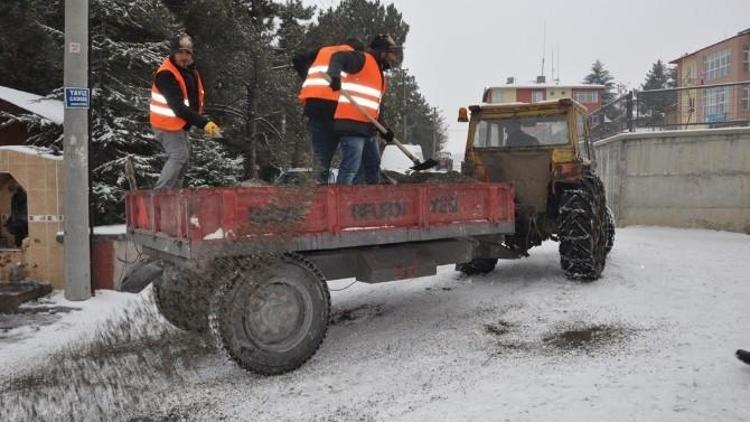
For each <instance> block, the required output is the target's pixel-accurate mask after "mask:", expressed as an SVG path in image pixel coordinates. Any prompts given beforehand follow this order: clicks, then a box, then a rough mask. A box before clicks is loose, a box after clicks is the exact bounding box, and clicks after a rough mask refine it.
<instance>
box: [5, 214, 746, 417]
mask: <svg viewBox="0 0 750 422" xmlns="http://www.w3.org/2000/svg"><path fill="white" fill-rule="evenodd" d="M749 256H750V236H747V235H742V234H731V233H719V232H710V231H700V230H678V229H665V228H645V227H644V228H641V227H638V228H627V229H621V230H619V231H618V234H617V239H616V242H615V248H614V250H613V251H612V253H611V255H610V257H609V260H608V264H607V268H606V270H605V272H604V275H603V277H602V279H600V280H599V281H597V282H594V283H591V284H585V283H577V282H571V281H568V280H566V279H565V278H564V277H563V276H562V274H561V271H560V269H559V264H558V255H557V251H556V244H554V243H547V244H545V245H544V246H542V247H541V248H538V249H535V250H533V251H532V256H531V257H530V258H528V259H523V260H518V261H505V262H502V261H501V262H500V264H499V265H498V267H497V269H496V270H495V271H494V272H493V273H491V274H489V275H487V276H477V277H461V276H459V275H458V273H456V272H455V271H453V269H452V268H450V267H442V268H441V269H440V271H439V273H438V275H437V276H434V277H426V278H421V279H416V280H410V281H401V282H394V283H387V284H382V285H365V284H356V285H354V286H353V287H352V288H350V289H347V290H345V291H341V292H333V293H332V300H333V325H332V326H331V327H330V330H329V334H328V337H327V338H326V340H325V342H324V344H323V346H322V347H321V349H320V350H319V351H318V353H317V354H316V355H315V356H314V357H313V359H312V360H311V361H310V362H308V363H307V364H306V365H304V366H302V367H301V368H300V369H298V370H297V371H295V372H293V373H290V374H286V375H282V376H277V377H258V376H255V375H252V374H248V373H246V372H244V371H243V370H241V369H239V368H238V367H237V366H236V365H234V364H233V363H231V362H229V361H226V360H225V359H223V358H222V357H220V356H218V355H217V354H212V355H209V357H208V358H205V359H204V360H203V361H202V362H200V364H199V366H198V368H197V370H196V372H193V373H191V374H190V375H189V377H188V378H187V379H186V380H184V382H183V383H181V384H179V387H178V385H176V384H175V385H174V387H173V388H172V389H171V390H169V391H167V393H166V394H164V395H161V394H160V396H159V397H160V399H161V400H160V401H161V405H162V406H163V407H164V408H165V409H167V413H166V415H168V417H173V418H174V417H176V416H175V415H177V416H179V417H183V418H186V419H187V420H206V421H213V420H243V421H266V420H267V421H308V420H309V421H350V420H362V421H370V420H375V421H379V420H388V421H390V420H405V421H424V420H450V421H478V420H481V421H484V420H493V421H494V420H499V421H503V420H512V421H518V420H522V421H523V420H530V421H536V420H556V421H568V420H570V421H573V420H575V421H579V420H615V421H619V420H622V421H631V420H659V421H670V420H729V421H735V420H747V419H750V401H748V397H750V366H745V365H743V364H741V363H739V362H738V361H737V360H736V359H734V357H733V352H734V350H735V349H736V348H738V347H745V348H750V335H748V325H747V324H748V319H749V318H750V314H749V313H748V307H747V304H748V297H749V296H750V264H749V263H748V257H749ZM349 284H350V281H347V280H341V281H336V282H332V283H331V287H332V288H333V289H338V288H343V287H346V286H347V285H349ZM119 297H120V296H119V295H117V294H114V293H112V294H111V296H108V295H102V296H100V299H99V300H101V301H102V302H101V303H99V304H98V305H96V306H93V305H92V308H91V310H87V309H84V311H81V312H80V313H79V314H78V315H79V316H78V317H75V318H78V319H77V320H75V321H74V320H68V321H67V324H66V325H61V324H59V323H56V324H55V325H52V326H50V327H47V328H44V329H43V331H40V336H41V340H37V338H36V337H34V338H33V339H28V340H25V341H24V342H23V343H22V344H19V345H13V346H11V347H15V349H14V351H11V352H8V351H7V350H5V347H7V346H6V345H1V344H0V347H3V350H1V351H0V379H1V378H2V366H3V365H2V364H7V363H12V362H16V363H14V364H18V363H17V362H19V361H18V356H16V355H17V354H25V353H28V352H30V351H31V350H32V349H36V348H42V349H45V350H46V349H47V348H48V347H51V346H57V345H58V344H59V343H60V342H63V341H64V339H68V338H72V337H73V336H72V335H69V333H75V332H80V331H87V330H85V329H82V327H80V326H74V325H73V324H74V323H77V322H84V321H85V322H86V324H89V323H93V321H86V318H83V315H84V313H85V314H88V315H89V317H94V316H95V315H96V312H95V311H94V308H98V309H102V307H105V308H115V307H122V306H127V305H125V304H124V302H122V301H121V300H120V299H119ZM108 300H109V302H107V301H108ZM106 303H109V305H111V306H102V305H105V304H106ZM84 304H85V303H84ZM84 304H78V303H76V304H73V306H86V305H84ZM69 317H70V318H73V316H72V315H69V316H66V317H64V318H63V319H61V320H60V322H61V323H62V322H63V321H66V319H65V318H69ZM96 318H98V315H96ZM53 327H56V328H53ZM48 328H51V329H53V330H54V332H55V341H52V340H51V339H50V336H51V334H52V333H51V332H50V331H46V332H45V331H44V330H47V329H48ZM42 340H43V341H42ZM57 340H59V342H58V341H57ZM145 388H146V387H145ZM166 417H167V416H165V418H166ZM152 420H166V419H159V418H158V417H154V418H153V419H152ZM169 420H172V419H169Z"/></svg>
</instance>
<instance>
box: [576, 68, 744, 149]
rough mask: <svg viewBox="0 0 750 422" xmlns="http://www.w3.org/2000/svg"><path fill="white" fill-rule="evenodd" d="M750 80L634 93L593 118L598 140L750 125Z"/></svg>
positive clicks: (593, 127)
mask: <svg viewBox="0 0 750 422" xmlns="http://www.w3.org/2000/svg"><path fill="white" fill-rule="evenodd" d="M749 123H750V81H743V82H732V83H725V84H716V85H701V86H691V87H679V88H668V89H657V90H649V91H631V92H629V93H627V94H626V95H623V96H622V97H620V98H618V99H616V100H615V101H612V102H611V103H608V104H605V105H604V106H602V108H600V109H599V110H596V111H594V112H593V113H591V115H590V126H591V135H592V138H593V139H594V140H600V139H604V138H608V137H610V136H612V135H615V134H617V133H621V132H635V131H640V130H653V131H659V130H675V129H713V128H718V127H732V126H748V124H749Z"/></svg>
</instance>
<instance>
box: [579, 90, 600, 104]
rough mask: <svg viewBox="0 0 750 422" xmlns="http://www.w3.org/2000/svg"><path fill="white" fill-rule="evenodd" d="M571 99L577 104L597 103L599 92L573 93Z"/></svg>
mask: <svg viewBox="0 0 750 422" xmlns="http://www.w3.org/2000/svg"><path fill="white" fill-rule="evenodd" d="M573 99H575V100H576V101H578V102H579V103H588V104H591V103H598V102H599V92H597V91H573Z"/></svg>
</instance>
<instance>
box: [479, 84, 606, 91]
mask: <svg viewBox="0 0 750 422" xmlns="http://www.w3.org/2000/svg"><path fill="white" fill-rule="evenodd" d="M497 88H515V89H518V88H521V89H548V88H577V89H604V88H606V87H605V86H604V85H595V84H582V83H572V84H564V83H556V84H534V83H531V84H506V85H495V86H488V87H486V88H485V90H487V89H497Z"/></svg>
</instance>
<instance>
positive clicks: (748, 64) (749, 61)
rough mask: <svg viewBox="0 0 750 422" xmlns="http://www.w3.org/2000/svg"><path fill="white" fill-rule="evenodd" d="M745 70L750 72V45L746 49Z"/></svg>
mask: <svg viewBox="0 0 750 422" xmlns="http://www.w3.org/2000/svg"><path fill="white" fill-rule="evenodd" d="M744 56H745V70H750V45H749V46H746V47H745V54H744Z"/></svg>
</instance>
